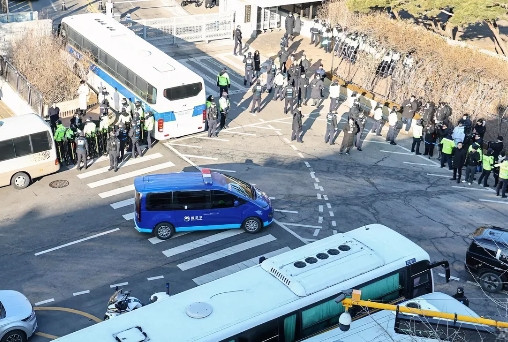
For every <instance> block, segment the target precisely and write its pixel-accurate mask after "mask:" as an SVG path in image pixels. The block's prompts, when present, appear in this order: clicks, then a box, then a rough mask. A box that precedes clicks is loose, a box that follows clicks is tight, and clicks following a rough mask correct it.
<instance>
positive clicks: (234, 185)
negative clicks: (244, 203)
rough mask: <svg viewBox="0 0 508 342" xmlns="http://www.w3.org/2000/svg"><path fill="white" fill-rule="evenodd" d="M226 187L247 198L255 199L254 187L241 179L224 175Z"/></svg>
mask: <svg viewBox="0 0 508 342" xmlns="http://www.w3.org/2000/svg"><path fill="white" fill-rule="evenodd" d="M224 178H225V179H226V184H227V185H228V189H229V190H232V191H235V192H237V193H239V194H241V195H243V196H246V197H248V198H252V199H256V190H254V187H253V186H252V185H250V184H249V183H247V182H244V181H243V180H240V179H238V178H235V177H233V176H228V175H224Z"/></svg>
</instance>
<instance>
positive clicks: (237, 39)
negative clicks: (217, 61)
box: [233, 25, 242, 56]
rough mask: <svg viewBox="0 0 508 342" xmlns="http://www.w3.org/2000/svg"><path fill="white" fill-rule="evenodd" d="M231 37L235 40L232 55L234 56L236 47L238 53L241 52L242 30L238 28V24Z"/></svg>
mask: <svg viewBox="0 0 508 342" xmlns="http://www.w3.org/2000/svg"><path fill="white" fill-rule="evenodd" d="M233 38H234V40H235V48H234V50H233V53H234V55H235V56H236V55H237V53H236V49H237V48H239V49H238V53H239V54H241V53H242V30H240V25H238V26H237V27H236V30H235V31H234V33H233Z"/></svg>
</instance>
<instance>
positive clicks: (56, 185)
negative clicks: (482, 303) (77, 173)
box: [49, 180, 69, 188]
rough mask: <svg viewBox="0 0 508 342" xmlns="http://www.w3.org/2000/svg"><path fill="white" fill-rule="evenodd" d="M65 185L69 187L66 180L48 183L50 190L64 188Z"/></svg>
mask: <svg viewBox="0 0 508 342" xmlns="http://www.w3.org/2000/svg"><path fill="white" fill-rule="evenodd" d="M67 185H69V181H66V180H56V181H52V182H51V183H49V186H50V187H52V188H65V187H66V186H67Z"/></svg>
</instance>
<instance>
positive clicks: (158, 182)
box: [134, 169, 273, 240]
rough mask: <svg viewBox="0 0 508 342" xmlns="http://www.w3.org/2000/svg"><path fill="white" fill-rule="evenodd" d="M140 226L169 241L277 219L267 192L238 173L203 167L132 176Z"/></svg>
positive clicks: (252, 228) (254, 226)
mask: <svg viewBox="0 0 508 342" xmlns="http://www.w3.org/2000/svg"><path fill="white" fill-rule="evenodd" d="M134 188H135V190H136V193H135V203H134V206H135V215H134V222H135V224H136V230H138V231H139V232H143V233H152V234H154V235H155V236H157V237H158V238H159V239H162V240H166V239H169V238H170V237H171V236H172V235H173V234H174V233H175V232H186V231H197V230H212V229H230V228H243V229H245V231H246V232H248V233H257V232H259V231H260V230H261V228H263V227H266V226H268V225H269V224H270V223H272V221H273V208H272V205H271V203H270V199H269V198H268V196H267V195H266V194H265V193H264V192H262V191H260V190H259V189H257V188H256V187H254V186H253V185H251V184H249V183H246V182H244V181H242V180H240V179H237V178H235V177H231V176H229V175H224V174H222V173H219V172H210V170H209V169H202V170H201V172H179V173H169V174H163V175H148V176H142V177H136V178H135V179H134Z"/></svg>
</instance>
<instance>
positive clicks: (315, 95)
mask: <svg viewBox="0 0 508 342" xmlns="http://www.w3.org/2000/svg"><path fill="white" fill-rule="evenodd" d="M309 86H310V89H311V90H310V97H311V99H312V104H311V105H312V106H317V105H318V104H319V101H320V100H321V91H322V90H323V89H324V87H325V86H324V83H323V80H322V79H321V77H320V76H319V75H318V74H315V75H314V79H313V80H312V81H311V82H310V85H309Z"/></svg>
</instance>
